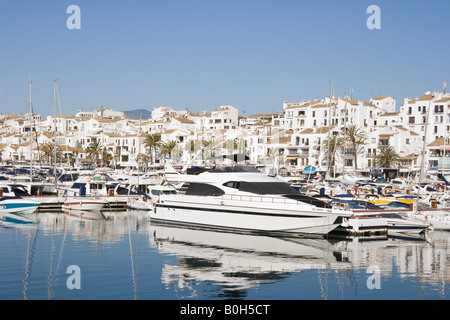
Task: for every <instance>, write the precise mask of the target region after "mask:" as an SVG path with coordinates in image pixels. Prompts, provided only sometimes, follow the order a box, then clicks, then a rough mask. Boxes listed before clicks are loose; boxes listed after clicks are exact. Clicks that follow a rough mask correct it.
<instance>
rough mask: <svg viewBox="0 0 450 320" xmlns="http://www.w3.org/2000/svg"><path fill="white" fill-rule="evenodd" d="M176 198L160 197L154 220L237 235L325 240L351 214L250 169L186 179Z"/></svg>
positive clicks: (224, 170) (209, 172) (152, 214)
mask: <svg viewBox="0 0 450 320" xmlns="http://www.w3.org/2000/svg"><path fill="white" fill-rule="evenodd" d="M183 178H184V181H185V185H184V186H183V187H182V188H181V189H180V191H179V193H178V194H161V195H160V198H159V200H158V201H157V202H156V203H155V209H154V211H153V213H151V215H150V219H151V220H152V221H155V222H163V223H165V224H181V225H185V226H191V227H196V228H197V227H201V228H207V229H215V230H224V231H225V230H227V231H233V232H244V233H259V234H272V235H279V236H305V235H309V236H323V235H326V234H328V233H329V232H330V231H332V230H333V229H335V228H336V227H337V226H339V225H340V224H341V223H342V222H343V219H344V218H348V217H350V216H351V215H352V212H351V211H347V210H343V209H334V208H331V207H330V206H329V205H327V204H326V203H325V202H323V201H321V200H318V199H314V198H310V197H306V196H303V195H301V194H300V193H298V191H297V190H295V189H294V188H292V187H291V186H290V185H289V184H287V183H286V182H284V181H282V180H280V179H278V178H275V177H270V176H267V175H264V174H262V173H260V172H259V171H258V170H257V169H255V168H252V167H240V166H236V167H224V168H218V169H214V170H211V171H206V172H203V173H200V174H199V175H184V177H183Z"/></svg>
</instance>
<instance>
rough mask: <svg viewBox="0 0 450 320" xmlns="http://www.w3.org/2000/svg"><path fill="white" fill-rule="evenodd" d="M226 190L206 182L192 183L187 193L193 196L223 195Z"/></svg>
mask: <svg viewBox="0 0 450 320" xmlns="http://www.w3.org/2000/svg"><path fill="white" fill-rule="evenodd" d="M224 194H225V192H224V191H223V190H222V189H219V188H218V187H216V186H213V185H210V184H205V183H190V184H189V187H188V188H187V190H186V195H192V196H212V197H216V196H222V195H224Z"/></svg>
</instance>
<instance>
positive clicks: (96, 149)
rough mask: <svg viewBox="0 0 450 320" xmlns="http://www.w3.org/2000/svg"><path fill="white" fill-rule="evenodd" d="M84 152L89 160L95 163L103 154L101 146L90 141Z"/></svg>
mask: <svg viewBox="0 0 450 320" xmlns="http://www.w3.org/2000/svg"><path fill="white" fill-rule="evenodd" d="M86 152H87V154H88V158H89V159H92V160H95V161H96V162H97V160H99V159H100V156H101V155H102V153H103V146H102V144H101V143H100V142H99V141H97V140H95V141H92V142H91V143H90V144H89V146H88V147H87V148H86Z"/></svg>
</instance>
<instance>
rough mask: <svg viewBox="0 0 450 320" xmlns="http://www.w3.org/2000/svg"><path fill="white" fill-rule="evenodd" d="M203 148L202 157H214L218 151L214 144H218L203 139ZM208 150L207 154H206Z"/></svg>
mask: <svg viewBox="0 0 450 320" xmlns="http://www.w3.org/2000/svg"><path fill="white" fill-rule="evenodd" d="M202 144H203V148H202V158H203V159H204V158H205V156H209V157H214V156H215V155H216V152H215V150H214V146H215V145H216V142H215V141H214V140H213V139H211V140H202ZM205 151H206V155H205Z"/></svg>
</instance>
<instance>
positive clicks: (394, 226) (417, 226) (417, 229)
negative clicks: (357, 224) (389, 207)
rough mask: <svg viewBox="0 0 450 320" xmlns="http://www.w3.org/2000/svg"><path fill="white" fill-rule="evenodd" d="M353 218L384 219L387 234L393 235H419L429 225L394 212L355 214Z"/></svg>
mask: <svg viewBox="0 0 450 320" xmlns="http://www.w3.org/2000/svg"><path fill="white" fill-rule="evenodd" d="M354 217H359V218H367V219H384V220H386V223H387V227H388V234H393V233H409V234H420V233H423V232H425V231H426V230H427V229H428V228H429V227H430V224H429V223H426V222H423V221H418V220H414V219H411V218H408V217H403V216H401V215H400V214H398V213H395V212H383V211H380V212H372V213H368V212H364V213H355V216H354Z"/></svg>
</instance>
